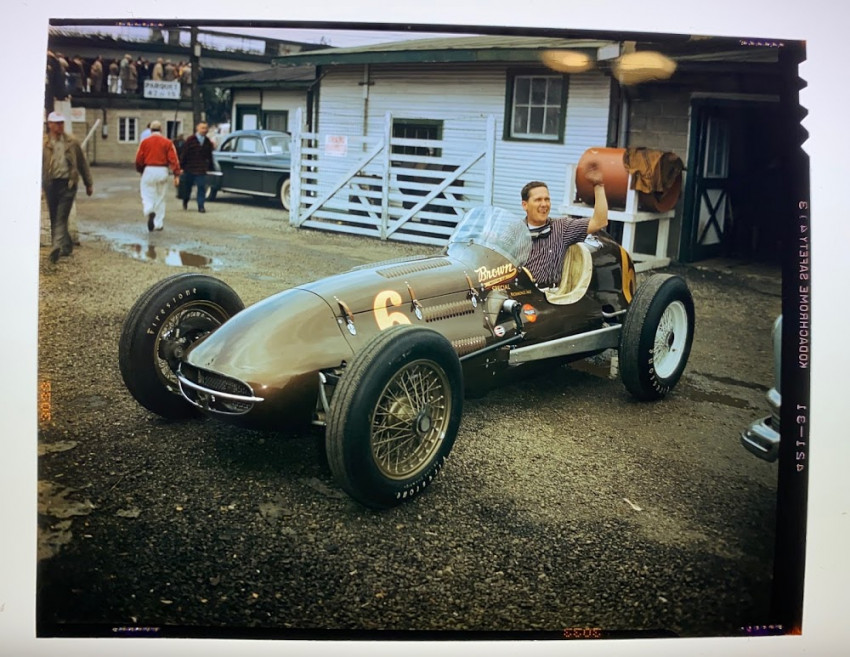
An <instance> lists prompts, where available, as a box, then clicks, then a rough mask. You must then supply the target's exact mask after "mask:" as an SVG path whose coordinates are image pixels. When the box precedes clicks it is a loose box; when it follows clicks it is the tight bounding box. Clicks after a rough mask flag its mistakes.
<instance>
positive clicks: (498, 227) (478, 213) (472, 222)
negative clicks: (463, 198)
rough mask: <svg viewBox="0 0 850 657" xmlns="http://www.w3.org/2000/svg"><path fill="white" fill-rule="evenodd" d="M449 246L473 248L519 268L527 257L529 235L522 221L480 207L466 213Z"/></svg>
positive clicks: (529, 243)
mask: <svg viewBox="0 0 850 657" xmlns="http://www.w3.org/2000/svg"><path fill="white" fill-rule="evenodd" d="M449 244H450V245H454V244H477V245H479V246H485V247H487V248H489V249H492V250H493V251H495V252H496V253H499V254H500V255H502V256H504V257H505V258H507V259H508V260H509V261H510V262H511V263H512V264H513V265H514V267H521V266H523V265H524V264H525V263H526V261H527V260H528V255H529V253H531V235H530V234H529V232H528V227H527V226H526V225H525V221H524V220H523V219H522V217H519V216H517V215H515V214H511V213H510V212H508V211H507V210H505V209H503V208H498V207H495V206H490V205H488V206H480V207H477V208H472V209H471V210H469V211H468V212H467V213H466V214H465V215H464V217H463V219H461V220H460V223H458V225H457V228H455V231H454V233H452V236H451V238H450V239H449Z"/></svg>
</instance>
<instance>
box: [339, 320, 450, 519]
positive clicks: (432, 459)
mask: <svg viewBox="0 0 850 657" xmlns="http://www.w3.org/2000/svg"><path fill="white" fill-rule="evenodd" d="M462 413H463V372H462V369H461V365H460V360H459V359H458V357H457V353H456V352H455V350H454V347H452V344H451V343H450V342H449V341H448V340H447V339H446V338H445V336H443V335H441V334H440V333H438V332H437V331H434V330H433V329H430V328H426V327H414V326H410V325H404V324H403V325H398V326H393V327H390V328H388V329H385V330H383V331H381V332H380V333H378V334H376V335H375V336H373V337H372V338H371V339H370V340H369V341H368V342H367V343H366V345H364V346H363V347H362V348H361V349H360V351H359V352H358V353H357V354H355V356H354V359H353V360H352V361H351V363H350V364H349V365H348V366H347V367H346V368H345V370H344V372H343V374H342V377H341V378H340V381H339V383H338V384H337V386H336V390H335V391H334V393H333V397H332V399H331V403H330V412H329V414H328V423H327V428H326V432H325V452H326V454H327V457H328V465H329V466H330V469H331V472H333V475H334V478H335V479H336V481H337V483H338V484H339V485H340V487H341V488H343V490H345V491H346V492H347V493H348V494H349V495H351V496H352V497H353V498H354V499H355V500H357V501H358V502H360V503H361V504H363V505H365V506H368V507H371V508H375V509H386V508H389V507H391V506H395V505H397V504H401V503H402V502H405V501H407V500H409V499H411V498H412V497H415V496H416V495H419V494H420V493H422V492H423V491H424V490H426V489H427V488H430V486H431V484H432V482H433V481H434V478H435V477H436V476H437V474H438V473H439V472H440V470H441V469H442V468H443V464H444V463H445V461H446V458H448V455H449V452H451V449H452V446H453V445H454V441H455V438H456V437H457V431H458V426H459V425H460V418H461V414H462Z"/></svg>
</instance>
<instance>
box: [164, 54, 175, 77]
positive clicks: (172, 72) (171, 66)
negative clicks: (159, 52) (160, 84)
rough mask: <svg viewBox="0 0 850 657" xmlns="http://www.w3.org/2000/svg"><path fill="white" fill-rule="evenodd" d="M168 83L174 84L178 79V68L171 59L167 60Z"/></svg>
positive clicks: (166, 75) (166, 74)
mask: <svg viewBox="0 0 850 657" xmlns="http://www.w3.org/2000/svg"><path fill="white" fill-rule="evenodd" d="M163 79H164V80H165V81H166V82H174V81H175V80H176V79H177V67H176V66H175V65H174V64H173V62H172V61H171V60H170V59H166V60H165V77H164V78H163Z"/></svg>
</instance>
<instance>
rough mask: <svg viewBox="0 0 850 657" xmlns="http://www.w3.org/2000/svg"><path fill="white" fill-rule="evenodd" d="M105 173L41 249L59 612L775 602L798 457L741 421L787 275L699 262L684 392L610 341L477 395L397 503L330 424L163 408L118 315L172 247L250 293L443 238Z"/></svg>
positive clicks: (382, 621)
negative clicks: (328, 439) (761, 454)
mask: <svg viewBox="0 0 850 657" xmlns="http://www.w3.org/2000/svg"><path fill="white" fill-rule="evenodd" d="M94 173H95V179H96V189H97V193H96V195H95V196H94V197H92V198H91V199H87V198H84V197H82V198H80V199H79V201H78V203H79V205H78V218H77V221H78V230H79V235H80V240H81V247H80V248H78V249H77V251H76V252H75V254H74V255H73V256H72V258H70V259H68V260H62V261H60V263H59V264H58V265H57V266H51V265H49V264H46V263H42V265H41V289H40V304H41V314H40V320H39V330H40V352H39V386H40V393H41V396H42V401H43V402H44V403H45V405H44V406H43V408H44V409H46V410H44V411H43V414H42V418H41V422H40V429H39V453H40V455H41V456H40V459H39V569H38V622H39V631H40V633H42V634H44V635H84V636H88V635H98V634H107V635H112V634H114V633H116V632H124V633H127V632H148V631H149V632H153V633H157V634H159V635H170V636H222V635H223V636H236V635H243V633H245V632H250V633H251V635H252V636H275V637H276V636H281V637H288V638H294V637H301V636H309V637H311V638H317V637H338V636H345V635H346V633H348V632H354V633H356V634H355V635H356V636H359V637H363V636H371V635H368V634H367V633H368V632H370V631H377V632H378V634H377V636H379V637H384V636H393V635H391V634H390V635H388V634H386V632H387V631H396V632H399V633H404V634H403V636H409V634H407V633H408V632H411V631H426V632H428V631H436V632H439V633H440V634H441V635H442V636H446V634H445V633H446V632H449V631H453V630H457V631H461V632H462V633H463V634H462V636H469V637H473V636H482V635H481V634H477V633H479V632H482V633H494V634H485V635H483V636H499V637H505V636H508V635H507V634H505V633H506V632H517V633H519V634H518V636H523V637H537V636H539V637H552V638H555V637H558V636H562V635H563V633H564V629H565V628H601V630H602V631H603V632H604V633H605V636H622V635H623V633H628V632H633V631H642V632H645V633H649V634H667V633H672V634H679V635H685V636H711V635H736V634H740V633H742V632H745V630H742V629H741V628H743V627H746V626H750V625H758V624H761V623H766V622H767V621H768V620H769V616H768V609H769V604H770V596H771V578H772V565H773V559H772V555H773V540H774V514H775V505H776V474H777V471H776V466H775V465H773V464H767V463H764V462H762V461H759V460H758V459H756V458H755V457H753V456H751V455H750V454H748V453H747V452H745V451H744V450H743V448H741V446H740V445H739V443H738V433H739V431H740V429H741V427H742V426H744V425H746V424H747V423H749V422H750V421H751V420H752V419H753V418H754V417H756V416H759V415H761V414H763V413H764V412H765V408H764V395H765V392H766V390H767V386H768V385H769V383H770V381H771V376H772V373H771V359H770V353H771V351H770V343H769V333H770V326H771V324H772V321H773V318H774V317H775V316H776V314H777V313H778V312H779V309H780V298H779V282H778V280H771V279H770V278H769V277H760V278H751V279H741V278H734V277H726V276H719V275H716V274H714V273H712V272H701V271H698V270H694V269H687V270H682V272H681V273H683V274H684V275H685V276H686V278H687V280H688V283H689V285H690V286H691V289H692V291H693V294H694V298H695V302H696V309H697V322H698V326H697V335H696V340H695V343H694V348H693V353H692V355H691V360H690V364H689V367H688V369H687V371H686V373H685V376H684V378H683V380H682V382H681V383H680V385H679V387H678V388H677V389H676V390H675V391H674V393H673V394H672V395H670V397H669V398H667V399H666V400H664V401H662V402H660V403H653V404H642V403H637V402H634V401H633V400H632V399H631V398H630V397H629V396H628V394H627V393H626V391H625V389H624V388H623V386H622V385H621V383H620V382H619V381H618V380H616V379H611V378H609V376H608V374H609V369H608V366H607V363H606V362H604V361H596V362H589V363H583V364H581V365H577V366H573V367H565V366H563V367H558V368H555V369H554V370H553V371H551V372H549V373H548V374H547V375H545V376H538V377H532V378H529V379H527V380H520V381H517V382H516V383H514V384H513V385H511V386H508V387H506V388H502V389H500V390H497V391H494V392H493V393H491V394H489V395H487V396H486V397H484V398H483V399H475V400H467V402H466V404H465V412H464V419H463V422H462V425H461V430H460V434H459V437H458V440H457V443H456V446H455V449H454V451H453V453H452V456H451V459H450V460H449V463H448V465H447V467H446V468H445V469H444V471H443V472H442V473H441V474H440V476H439V478H438V479H437V481H436V482H435V484H434V486H433V488H432V489H431V490H429V491H428V492H427V493H426V494H424V495H422V496H420V497H419V498H416V499H414V500H413V501H412V502H411V503H409V504H406V505H404V506H402V507H399V508H396V509H392V510H390V511H386V512H381V513H376V512H372V511H368V510H365V509H364V508H362V507H360V506H359V505H357V504H356V503H355V502H353V501H352V500H350V499H349V498H348V497H347V496H346V495H344V494H343V493H342V492H340V491H339V490H338V489H337V488H336V486H335V485H334V482H333V480H332V478H331V476H330V472H329V470H328V467H327V465H326V463H325V461H324V455H323V448H322V438H321V435H319V434H302V435H286V434H285V433H280V434H260V433H254V432H247V431H243V430H238V429H235V428H232V427H226V426H223V425H220V424H217V423H215V422H213V421H209V420H192V421H186V422H165V421H163V420H161V419H159V418H157V417H155V416H153V415H151V414H150V413H149V412H147V411H146V410H144V409H143V408H141V407H140V406H139V405H138V404H136V403H135V401H134V400H133V399H132V398H131V397H130V395H129V394H128V393H127V392H126V391H125V389H124V388H123V384H122V383H121V378H120V375H119V373H118V368H117V360H116V350H117V344H118V335H119V332H120V329H121V324H122V321H123V318H124V316H125V314H126V312H127V310H128V309H129V307H130V306H131V305H132V303H133V302H134V301H135V299H136V298H137V297H138V296H139V295H140V294H141V293H142V292H143V291H144V290H145V289H147V287H149V286H150V285H151V284H153V283H154V282H156V281H157V280H160V279H161V278H164V277H165V276H167V275H169V274H171V273H175V272H177V271H203V272H207V273H210V274H213V275H215V276H218V277H220V278H222V279H223V280H225V281H226V282H227V283H228V284H230V285H231V286H232V287H233V288H234V289H235V290H236V291H237V292H238V293H239V294H240V295H241V296H242V297H243V299H244V300H245V301H246V303H253V302H256V301H258V300H260V299H262V298H264V297H265V296H267V295H269V294H271V293H273V292H275V291H277V290H279V289H282V288H285V287H287V286H291V285H294V284H297V283H301V282H304V281H306V280H311V279H313V278H316V277H318V276H323V275H327V274H331V273H334V272H338V271H341V270H344V269H346V268H349V267H351V266H355V265H358V264H363V263H367V262H371V261H375V260H379V259H386V258H391V257H397V256H401V255H410V254H413V253H420V252H427V251H428V249H423V248H421V247H414V246H405V245H398V244H392V243H391V244H382V243H380V242H375V241H368V240H363V239H358V238H355V237H349V236H342V235H328V234H323V233H321V234H320V233H317V232H311V231H304V230H295V229H292V228H290V227H289V226H288V224H287V222H286V214H285V213H284V212H283V211H282V210H280V209H279V208H277V207H275V205H274V204H273V203H272V202H266V201H257V200H252V199H239V198H237V197H233V196H229V197H224V198H222V199H221V200H219V201H217V202H215V203H210V204H209V205H208V212H207V213H206V214H204V215H201V214H199V213H197V212H195V211H194V209H193V208H190V210H189V211H185V212H184V211H183V210H182V209H181V208H180V207H179V202H178V201H177V200H176V199H169V209H168V216H167V218H166V228H165V230H164V231H163V232H162V233H153V234H149V233H148V232H147V230H146V228H145V224H144V220H143V217H142V216H141V207H140V205H141V204H140V201H139V197H138V190H137V187H136V182H137V177H136V174H135V173H134V172H133V171H132V170H131V169H105V168H103V167H97V168H95V171H94ZM45 255H46V250H43V253H42V259H44V256H45ZM130 628H133V629H130ZM140 628H141V629H140ZM146 628H148V629H146ZM149 628H157V629H155V630H150V629H149ZM582 631H587V632H590V631H595V630H588V629H583V630H582ZM535 633H540V634H535Z"/></svg>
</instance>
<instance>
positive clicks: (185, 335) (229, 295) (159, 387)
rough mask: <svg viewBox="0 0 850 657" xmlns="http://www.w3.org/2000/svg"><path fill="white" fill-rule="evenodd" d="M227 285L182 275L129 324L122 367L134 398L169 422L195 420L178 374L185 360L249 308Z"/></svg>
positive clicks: (135, 310)
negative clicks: (190, 349) (188, 351)
mask: <svg viewBox="0 0 850 657" xmlns="http://www.w3.org/2000/svg"><path fill="white" fill-rule="evenodd" d="M244 307H245V306H244V304H243V303H242V300H241V299H240V298H239V296H238V295H237V294H236V292H234V291H233V290H232V289H231V288H230V287H229V286H228V285H227V284H225V283H224V282H222V281H220V280H218V279H216V278H213V277H211V276H205V275H203V274H176V275H174V276H170V277H168V278H166V279H163V280H161V281H160V282H159V283H157V284H156V285H154V286H152V287H151V288H150V289H149V290H148V291H147V292H145V293H144V294H143V295H142V296H141V297H139V300H138V301H136V303H135V304H134V305H133V307H132V308H131V309H130V312H129V313H128V314H127V318H126V319H125V320H124V327H123V329H122V331H121V339H120V341H119V344H118V366H119V369H120V371H121V377H122V378H123V379H124V384H125V385H126V386H127V390H129V391H130V394H131V395H133V397H134V398H135V399H136V401H137V402H139V403H140V404H141V405H142V406H144V407H145V408H147V409H148V410H149V411H152V412H154V413H156V414H157V415H159V416H161V417H164V418H167V419H181V418H186V417H191V416H193V415H195V414H196V413H197V411H196V409H195V407H194V406H192V405H191V404H190V403H189V402H188V401H186V400H185V399H184V398H183V396H182V395H181V394H180V388H179V385H178V383H177V377H176V376H175V375H174V371H175V370H176V368H177V366H178V365H179V363H180V355H181V353H183V352H185V350H186V349H187V348H188V347H189V346H190V345H191V344H193V343H194V342H197V341H198V340H200V339H201V338H204V337H206V336H207V335H208V334H209V333H210V332H212V331H214V330H215V329H216V328H218V327H219V326H221V325H222V324H224V322H226V321H227V320H228V319H230V318H231V317H232V316H233V315H235V314H236V313H238V312H239V311H241V310H242V309H243V308H244Z"/></svg>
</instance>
